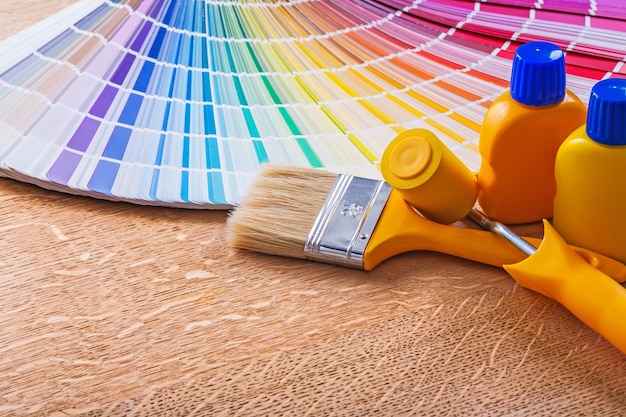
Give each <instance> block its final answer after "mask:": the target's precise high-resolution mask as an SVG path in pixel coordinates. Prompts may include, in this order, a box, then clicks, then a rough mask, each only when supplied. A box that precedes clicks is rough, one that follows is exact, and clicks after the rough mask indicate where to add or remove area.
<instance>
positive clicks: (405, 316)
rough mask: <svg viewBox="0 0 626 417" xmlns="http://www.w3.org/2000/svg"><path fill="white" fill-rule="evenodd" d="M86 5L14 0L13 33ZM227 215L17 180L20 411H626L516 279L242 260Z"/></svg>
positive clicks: (10, 280) (613, 358)
mask: <svg viewBox="0 0 626 417" xmlns="http://www.w3.org/2000/svg"><path fill="white" fill-rule="evenodd" d="M70 3H72V1H58V0H55V1H47V2H41V1H37V2H35V1H28V2H25V1H23V0H20V1H3V2H1V3H0V28H1V30H2V32H0V33H1V34H2V36H3V37H5V36H8V35H10V34H11V33H14V32H15V31H17V30H19V29H20V28H21V27H24V26H26V25H29V24H32V23H34V22H36V21H37V20H39V19H41V18H43V17H45V16H46V15H48V14H49V13H52V12H54V11H56V10H60V9H61V8H62V7H64V6H66V5H68V4H70ZM1 134H2V132H1V131H0V135H1ZM226 216H227V213H226V212H222V211H191V210H176V209H167V208H158V207H143V206H135V205H131V204H126V203H114V202H107V201H100V200H96V199H89V198H82V197H75V196H70V195H65V194H58V193H55V192H50V191H46V190H42V189H39V188H37V187H35V186H31V185H25V184H21V183H18V182H15V181H12V180H5V179H0V232H1V233H0V248H1V249H2V252H0V415H29V416H43V415H47V416H55V417H60V416H68V415H89V416H130V415H133V416H138V415H139V416H141V415H167V416H190V415H196V416H205V415H210V416H213V415H225V416H234V415H297V416H303V415H320V416H327V415H354V416H366V415H394V416H399V415H449V416H467V415H534V416H540V415H550V416H554V415H576V416H579V415H594V416H595V415H603V416H610V415H623V413H624V410H626V385H625V384H624V381H626V361H625V358H624V356H623V355H622V354H620V353H619V352H618V351H617V350H616V349H615V348H613V347H612V346H611V345H610V344H608V343H607V342H606V341H605V340H604V339H602V338H601V337H599V336H598V335H596V334H595V333H594V332H592V331H591V330H589V329H588V328H586V327H585V326H584V325H582V324H581V323H580V322H579V321H578V320H577V319H576V318H574V317H573V316H572V315H571V314H570V313H569V312H567V311H566V310H565V309H563V308H562V307H561V306H559V305H558V304H556V303H554V302H553V301H551V300H549V299H547V298H545V297H542V296H540V295H538V294H535V293H532V292H530V291H527V290H524V289H522V288H520V287H518V286H517V285H516V284H515V282H514V281H513V280H512V279H511V278H510V277H509V276H508V275H507V274H506V273H505V272H504V271H502V270H500V269H497V268H492V267H487V266H483V265H479V264H475V263H472V262H468V261H462V260H457V259H454V258H452V257H449V256H445V255H440V254H434V253H414V254H407V255H402V256H399V257H397V258H395V259H393V260H390V261H388V262H385V263H384V264H382V265H381V266H379V267H378V268H377V269H376V270H375V271H373V272H369V273H366V272H361V271H354V270H348V269H344V268H339V267H333V266H327V265H320V264H314V263H309V262H306V261H301V260H292V259H286V258H280V257H272V256H266V255H261V254H255V253H250V252H244V251H236V250H231V249H229V248H228V247H227V246H226V244H225V239H224V232H225V229H224V224H225V219H226ZM517 230H518V231H522V232H524V233H527V234H535V235H538V234H540V233H541V230H540V226H539V225H531V226H527V227H525V228H522V229H519V228H518V229H517Z"/></svg>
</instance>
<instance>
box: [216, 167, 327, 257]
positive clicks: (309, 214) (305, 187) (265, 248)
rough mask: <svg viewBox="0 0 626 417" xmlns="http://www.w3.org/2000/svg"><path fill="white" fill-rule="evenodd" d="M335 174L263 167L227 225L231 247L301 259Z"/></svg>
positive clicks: (309, 169)
mask: <svg viewBox="0 0 626 417" xmlns="http://www.w3.org/2000/svg"><path fill="white" fill-rule="evenodd" d="M336 178H337V175H336V174H332V173H329V172H326V171H321V170H317V169H311V168H296V167H285V166H269V165H268V166H265V167H263V168H262V169H261V171H260V172H259V175H258V177H257V178H256V179H255V180H254V181H253V183H252V185H251V187H250V189H249V191H248V194H247V195H246V197H245V198H244V199H243V201H242V203H241V204H240V205H239V206H238V207H236V208H235V210H234V211H233V212H232V213H231V215H230V216H229V218H228V221H227V229H226V232H227V237H226V239H227V241H228V243H229V244H230V245H231V246H234V247H238V248H243V249H250V250H254V251H257V252H264V253H269V254H272V255H280V256H289V257H293V258H304V245H305V243H306V241H307V238H308V235H309V232H310V231H311V229H312V228H313V225H314V223H315V220H316V218H317V215H318V214H319V212H320V210H321V209H322V207H323V206H324V203H325V202H326V198H327V196H328V194H329V193H330V191H331V190H332V188H333V185H334V183H335V180H336Z"/></svg>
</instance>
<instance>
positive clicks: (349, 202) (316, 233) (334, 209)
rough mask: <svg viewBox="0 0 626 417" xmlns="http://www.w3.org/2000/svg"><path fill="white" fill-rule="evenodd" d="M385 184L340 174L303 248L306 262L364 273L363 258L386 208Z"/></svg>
mask: <svg viewBox="0 0 626 417" xmlns="http://www.w3.org/2000/svg"><path fill="white" fill-rule="evenodd" d="M390 193H391V186H389V184H387V183H386V182H385V181H379V180H372V179H368V178H361V177H355V176H353V175H345V174H339V175H338V176H337V180H336V181H335V185H334V186H333V188H332V190H331V192H330V193H329V194H328V197H327V199H326V202H325V203H324V206H323V207H322V209H321V210H320V213H319V215H318V216H317V219H316V221H315V224H314V225H313V228H312V229H311V232H310V233H309V236H308V239H307V241H306V243H305V245H304V256H305V257H306V258H307V259H311V260H315V261H319V262H325V263H330V264H336V265H342V266H349V267H352V268H358V269H363V255H364V253H365V249H366V248H367V244H368V243H369V241H370V238H371V236H372V233H373V232H374V229H375V227H376V224H377V223H378V219H379V218H380V215H381V214H382V212H383V209H384V208H385V204H386V203H387V199H388V198H389V194H390Z"/></svg>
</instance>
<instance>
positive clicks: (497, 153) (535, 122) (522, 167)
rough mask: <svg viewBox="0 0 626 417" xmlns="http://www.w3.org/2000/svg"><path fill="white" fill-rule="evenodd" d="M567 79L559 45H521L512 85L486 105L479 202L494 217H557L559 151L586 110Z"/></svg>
mask: <svg viewBox="0 0 626 417" xmlns="http://www.w3.org/2000/svg"><path fill="white" fill-rule="evenodd" d="M565 83H566V79H565V57H564V54H563V51H562V50H561V49H560V48H559V47H558V46H556V45H554V44H551V43H549V42H529V43H526V44H523V45H521V46H520V47H519V48H517V50H516V52H515V57H514V59H513V67H512V71H511V85H510V89H509V90H507V91H506V92H504V93H503V94H502V95H501V96H500V97H498V98H497V99H496V100H495V101H494V102H493V104H492V105H491V106H490V107H489V109H488V110H487V113H486V115H485V118H484V120H483V123H482V126H481V131H480V137H479V143H478V148H479V152H480V155H481V157H482V160H481V166H480V170H479V172H478V187H479V195H478V203H479V205H480V206H481V208H482V209H483V211H484V212H485V213H486V214H487V216H489V217H490V218H492V219H494V220H498V221H500V222H502V223H508V224H519V223H529V222H534V221H538V220H541V219H543V218H550V217H552V211H553V201H554V195H555V193H556V183H555V180H554V161H555V158H556V153H557V150H558V148H559V146H560V145H561V143H562V142H563V141H564V140H565V138H566V137H567V136H568V135H569V134H570V133H571V132H572V131H574V130H575V129H576V128H577V127H579V126H580V125H582V124H583V123H584V122H585V116H586V110H587V109H586V107H585V105H584V103H583V102H582V101H581V100H580V99H579V98H578V97H576V95H575V94H574V93H572V92H571V91H569V90H567V89H566V86H565Z"/></svg>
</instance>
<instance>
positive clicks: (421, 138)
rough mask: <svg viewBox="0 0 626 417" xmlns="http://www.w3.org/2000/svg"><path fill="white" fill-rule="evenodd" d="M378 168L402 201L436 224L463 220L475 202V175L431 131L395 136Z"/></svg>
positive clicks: (413, 130) (411, 132)
mask: <svg viewBox="0 0 626 417" xmlns="http://www.w3.org/2000/svg"><path fill="white" fill-rule="evenodd" d="M380 169H381V171H382V174H383V177H384V178H385V181H386V182H387V183H388V184H389V185H391V186H392V187H393V188H395V189H396V190H397V191H398V192H399V193H400V194H401V195H402V198H404V200H405V201H407V202H408V203H409V204H411V205H412V206H413V207H415V208H416V209H417V210H419V211H420V213H422V214H423V215H424V217H427V218H428V219H430V220H433V221H435V222H437V223H442V224H449V223H453V222H455V221H457V220H459V219H462V218H463V217H465V216H466V215H467V214H468V213H469V211H470V210H471V209H472V207H474V204H475V203H476V197H477V196H478V186H477V183H476V176H475V175H474V174H473V173H472V171H470V170H469V168H467V167H466V166H465V165H464V164H463V162H462V161H461V160H460V159H459V158H458V157H457V156H456V155H455V154H454V153H453V152H452V151H451V150H450V149H448V148H447V147H446V146H445V145H444V144H443V143H442V142H441V141H440V140H439V138H438V137H437V136H436V135H435V134H434V133H433V132H431V131H430V130H427V129H411V130H407V131H406V132H403V133H401V134H400V135H398V136H397V137H396V138H395V139H394V140H393V141H391V143H390V144H389V145H388V146H387V148H386V149H385V152H384V153H383V157H382V160H381V164H380Z"/></svg>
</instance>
